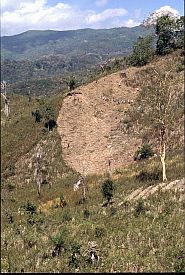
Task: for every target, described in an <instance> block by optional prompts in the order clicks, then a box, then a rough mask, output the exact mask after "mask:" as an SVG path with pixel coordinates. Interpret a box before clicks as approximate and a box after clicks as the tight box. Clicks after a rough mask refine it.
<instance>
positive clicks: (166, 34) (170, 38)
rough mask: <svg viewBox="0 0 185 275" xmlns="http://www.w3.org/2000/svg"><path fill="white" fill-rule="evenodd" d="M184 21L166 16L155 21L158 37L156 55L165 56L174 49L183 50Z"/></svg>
mask: <svg viewBox="0 0 185 275" xmlns="http://www.w3.org/2000/svg"><path fill="white" fill-rule="evenodd" d="M183 29H184V19H183V17H181V18H180V19H177V20H175V19H173V18H171V17H169V16H168V15H165V16H161V17H159V18H158V19H157V24H156V35H157V36H158V40H157V45H156V53H157V54H158V55H165V54H168V53H170V52H172V51H173V50H174V49H177V48H183V33H184V32H183Z"/></svg>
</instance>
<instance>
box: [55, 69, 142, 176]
mask: <svg viewBox="0 0 185 275" xmlns="http://www.w3.org/2000/svg"><path fill="white" fill-rule="evenodd" d="M138 70H139V69H136V68H130V69H127V70H126V74H127V77H128V79H129V77H131V75H132V76H133V75H135V73H136V72H137V71H138ZM120 79H121V78H120V73H119V72H117V73H113V74H111V75H108V76H105V77H102V78H100V79H98V80H95V81H93V82H92V83H90V84H87V85H85V86H83V87H80V88H78V89H75V91H74V93H77V94H74V95H73V96H68V97H67V98H65V99H64V101H63V105H62V108H61V111H60V113H59V117H58V121H57V124H58V131H59V134H60V135H61V138H62V148H63V156H64V159H65V160H66V161H67V163H68V164H69V165H71V166H72V167H73V168H74V169H75V170H76V171H78V172H80V173H82V174H83V173H85V174H89V173H92V174H93V173H104V172H106V171H108V170H109V169H111V170H115V169H116V168H120V167H122V166H124V165H125V164H129V163H131V162H132V161H133V155H134V152H135V151H136V149H137V148H138V147H139V145H140V144H141V140H140V139H139V138H138V137H135V136H132V134H131V133H129V130H126V129H125V127H126V123H127V121H126V114H127V110H128V108H129V107H132V103H133V100H134V98H135V97H136V95H137V87H135V88H132V87H130V86H127V85H126V83H125V82H126V80H124V81H123V82H122V83H121V85H120V86H119V82H120ZM128 140H129V143H128ZM109 161H111V165H110V167H109V165H108V163H109Z"/></svg>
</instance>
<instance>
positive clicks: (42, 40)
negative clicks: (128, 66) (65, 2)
mask: <svg viewBox="0 0 185 275" xmlns="http://www.w3.org/2000/svg"><path fill="white" fill-rule="evenodd" d="M149 33H152V30H148V29H146V28H145V27H144V26H139V27H134V28H126V27H122V28H114V29H99V30H94V29H81V30H69V31H51V30H48V31H34V30H33V31H27V32H25V33H22V34H18V35H13V36H3V37H2V38H1V43H2V46H1V47H2V57H1V58H2V59H12V60H20V59H30V60H35V59H38V58H40V57H42V56H44V55H52V54H55V55H62V56H64V57H65V56H68V57H72V56H80V55H84V54H86V53H90V52H93V53H96V54H99V55H102V57H103V58H105V57H107V56H108V57H111V56H116V55H124V54H127V53H129V52H130V51H131V49H132V45H133V43H134V42H135V41H136V39H137V37H139V36H140V35H147V34H149ZM107 41H109V43H107Z"/></svg>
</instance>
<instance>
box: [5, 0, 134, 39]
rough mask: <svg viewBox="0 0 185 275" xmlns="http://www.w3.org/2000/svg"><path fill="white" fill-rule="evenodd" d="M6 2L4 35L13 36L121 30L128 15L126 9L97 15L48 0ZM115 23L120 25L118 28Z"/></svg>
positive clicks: (106, 11)
mask: <svg viewBox="0 0 185 275" xmlns="http://www.w3.org/2000/svg"><path fill="white" fill-rule="evenodd" d="M12 2H13V3H12ZM2 3H3V9H2V11H1V23H2V24H1V33H2V35H13V34H17V33H21V32H24V31H27V30H46V29H51V30H69V29H80V28H87V27H88V28H111V27H116V26H118V27H119V26H123V24H122V22H123V18H124V16H125V15H127V13H128V12H127V10H125V9H123V8H120V9H105V10H104V11H102V12H101V13H96V12H95V11H93V10H80V9H77V8H76V7H73V6H71V5H68V4H65V3H61V2H60V3H57V4H55V5H52V6H49V5H48V4H47V0H22V1H21V0H14V1H7V0H2ZM121 20H122V21H121ZM114 22H117V23H116V26H114ZM132 23H133V21H132V22H131V21H130V25H131V24H132ZM125 24H127V25H128V24H129V23H128V22H126V23H125Z"/></svg>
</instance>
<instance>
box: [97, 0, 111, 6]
mask: <svg viewBox="0 0 185 275" xmlns="http://www.w3.org/2000/svg"><path fill="white" fill-rule="evenodd" d="M107 3H108V0H98V1H96V2H95V4H96V6H97V7H104V6H106V5H107Z"/></svg>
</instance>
